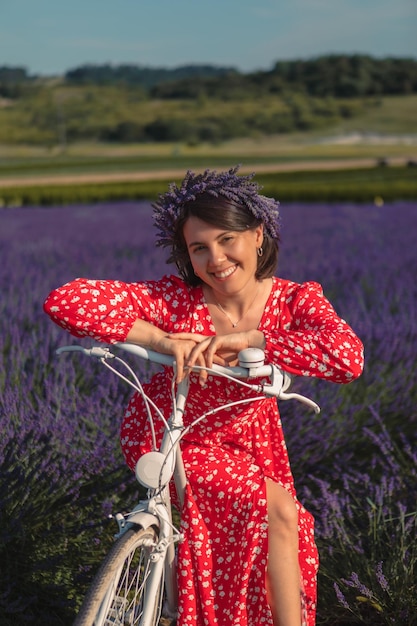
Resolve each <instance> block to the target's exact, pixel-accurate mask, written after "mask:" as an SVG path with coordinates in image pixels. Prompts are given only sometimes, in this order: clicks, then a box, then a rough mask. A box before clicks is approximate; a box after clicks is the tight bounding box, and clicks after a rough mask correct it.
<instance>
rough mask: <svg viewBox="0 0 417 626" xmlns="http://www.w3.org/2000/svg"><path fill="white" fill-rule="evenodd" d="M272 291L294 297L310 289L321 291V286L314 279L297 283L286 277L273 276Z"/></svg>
mask: <svg viewBox="0 0 417 626" xmlns="http://www.w3.org/2000/svg"><path fill="white" fill-rule="evenodd" d="M273 291H274V292H275V293H279V294H280V295H283V294H285V295H286V296H288V297H294V296H295V295H297V294H300V293H307V292H311V291H316V292H317V291H318V292H322V291H323V288H322V286H321V285H320V283H318V282H316V281H314V280H307V281H305V282H302V283H298V282H296V281H294V280H290V279H288V278H280V277H279V276H274V278H273Z"/></svg>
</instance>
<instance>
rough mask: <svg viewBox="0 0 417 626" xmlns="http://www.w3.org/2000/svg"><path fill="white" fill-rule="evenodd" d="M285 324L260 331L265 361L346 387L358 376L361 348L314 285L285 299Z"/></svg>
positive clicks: (311, 284)
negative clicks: (263, 341)
mask: <svg viewBox="0 0 417 626" xmlns="http://www.w3.org/2000/svg"><path fill="white" fill-rule="evenodd" d="M286 302H287V306H288V309H287V311H288V318H289V321H288V323H285V324H284V325H283V327H282V328H281V327H280V328H278V329H273V328H270V329H266V330H265V331H264V335H265V340H266V347H265V351H266V353H267V357H268V359H269V360H271V361H273V362H275V363H277V364H278V365H280V366H282V368H283V369H285V370H287V371H288V372H290V373H293V374H296V375H298V376H315V377H318V378H324V379H327V380H331V381H332V382H336V383H349V382H351V381H352V380H354V379H355V378H357V377H358V376H360V374H361V373H362V370H363V365H364V357H363V344H362V342H361V340H360V339H359V337H357V335H356V334H355V333H354V331H353V330H352V328H351V327H350V326H349V325H348V324H347V323H346V322H345V320H343V319H342V318H340V317H339V316H338V314H337V313H336V311H335V310H334V308H333V306H332V305H331V304H330V302H329V301H328V300H327V298H326V297H325V296H324V295H323V290H322V288H321V286H320V285H319V284H318V283H315V282H308V283H304V284H302V285H296V286H295V289H293V291H292V292H291V293H290V294H289V295H287V296H286Z"/></svg>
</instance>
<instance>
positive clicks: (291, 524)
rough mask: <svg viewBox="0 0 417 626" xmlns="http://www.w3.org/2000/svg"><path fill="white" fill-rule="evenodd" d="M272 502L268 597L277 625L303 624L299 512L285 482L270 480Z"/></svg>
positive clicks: (269, 515)
mask: <svg viewBox="0 0 417 626" xmlns="http://www.w3.org/2000/svg"><path fill="white" fill-rule="evenodd" d="M266 494H267V503H268V570H267V588H268V600H269V604H270V606H271V610H272V615H273V619H274V626H301V606H300V567H299V563H298V512H297V509H296V506H295V502H294V500H293V498H292V497H291V495H290V494H289V493H288V492H287V491H286V490H285V489H284V488H283V487H281V485H278V484H277V483H274V482H273V481H271V480H267V481H266Z"/></svg>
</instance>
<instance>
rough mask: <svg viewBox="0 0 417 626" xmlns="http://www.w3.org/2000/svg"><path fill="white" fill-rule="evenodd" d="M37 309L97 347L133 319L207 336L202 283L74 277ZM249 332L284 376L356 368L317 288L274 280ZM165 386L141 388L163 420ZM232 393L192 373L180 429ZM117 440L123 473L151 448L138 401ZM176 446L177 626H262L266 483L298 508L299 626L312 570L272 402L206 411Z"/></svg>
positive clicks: (345, 372) (354, 351) (268, 619)
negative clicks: (179, 458)
mask: <svg viewBox="0 0 417 626" xmlns="http://www.w3.org/2000/svg"><path fill="white" fill-rule="evenodd" d="M45 310H46V312H47V313H48V314H49V315H50V316H51V318H52V319H53V320H54V321H55V322H56V323H58V324H59V325H60V326H62V327H63V328H65V329H66V330H68V331H70V332H71V333H72V334H74V335H76V336H78V337H85V336H88V337H92V338H94V339H96V340H100V341H105V342H108V343H113V342H115V341H124V340H125V339H126V335H127V334H128V332H129V330H130V328H131V326H132V324H133V322H134V321H135V319H137V318H141V319H144V320H146V321H149V322H151V323H153V324H154V325H156V326H158V327H160V328H162V329H163V330H164V331H166V332H167V333H169V332H179V331H188V332H196V333H202V334H205V335H212V334H214V333H215V329H214V326H213V324H212V320H211V317H210V313H209V310H208V308H207V305H206V302H205V300H204V296H203V291H202V288H201V287H189V286H187V285H186V284H185V283H184V282H183V281H182V280H181V279H180V278H178V277H175V276H165V277H163V278H162V279H161V280H159V281H148V282H142V283H129V284H127V283H123V282H120V281H104V280H87V279H77V280H75V281H73V282H71V283H68V284H66V285H64V286H63V287H61V288H59V289H57V290H55V291H53V292H52V293H51V294H50V295H49V296H48V299H47V301H46V303H45ZM258 329H259V330H261V331H262V332H263V333H264V336H265V338H266V357H267V360H269V361H272V362H275V363H277V364H278V365H280V366H282V367H283V368H284V369H286V370H287V371H289V372H291V373H293V374H296V375H301V376H318V377H321V378H324V379H328V380H330V381H333V382H337V383H348V382H350V381H352V380H353V379H354V378H356V377H357V376H358V375H359V374H360V373H361V371H362V367H363V351H362V343H361V342H360V340H359V339H358V338H357V337H356V335H355V334H354V332H353V331H352V329H351V328H350V327H349V326H348V324H347V323H346V322H345V321H344V320H342V319H341V318H340V317H339V316H338V315H337V314H336V312H335V310H334V309H333V307H332V305H331V304H330V303H329V302H328V300H327V299H326V298H325V297H324V295H323V293H322V289H321V286H320V285H319V284H317V283H314V282H308V283H304V284H302V285H300V284H297V283H294V282H291V281H287V280H283V279H280V278H274V279H273V289H272V291H271V294H270V296H269V299H268V302H267V304H266V307H265V311H264V314H263V317H262V320H261V322H260V325H259V327H258ZM170 385H171V372H169V371H168V370H167V371H162V372H159V373H157V374H156V375H155V376H154V377H153V378H152V380H151V382H150V383H149V384H148V385H147V392H148V393H149V394H150V395H151V397H152V398H153V400H154V401H155V402H156V404H157V405H158V406H159V407H160V408H161V409H162V411H163V412H164V414H165V416H166V417H169V413H170V407H171V402H170ZM241 397H242V389H241V388H240V387H238V386H237V385H235V384H233V383H231V382H230V381H224V380H222V379H219V378H214V379H213V378H209V381H208V384H207V386H206V387H205V388H201V386H200V385H199V384H198V383H197V381H196V380H194V379H193V378H192V381H191V389H190V394H189V400H188V405H187V410H186V413H185V416H184V419H185V424H186V425H187V424H188V423H189V422H190V416H191V417H195V416H196V415H200V414H201V413H202V412H203V411H204V410H207V409H209V408H212V407H213V406H216V405H217V404H219V403H223V402H228V401H232V400H235V399H239V398H241ZM161 430H162V427H161ZM121 445H122V449H123V452H124V455H125V457H126V461H127V463H128V465H129V466H130V467H131V468H133V467H134V466H135V463H136V461H137V459H138V457H139V456H140V455H141V454H142V453H143V452H145V451H147V450H149V449H150V448H151V439H150V431H149V425H148V422H147V419H146V417H145V413H144V411H143V410H142V400H141V398H140V397H139V396H138V395H134V396H133V397H132V399H131V401H130V403H129V406H128V407H127V411H126V414H125V417H124V420H123V423H122V428H121ZM182 450H183V457H184V464H185V467H186V470H187V475H188V486H187V491H186V497H185V502H184V506H183V510H182V522H181V524H182V531H183V532H184V534H185V540H184V542H183V543H182V544H181V545H180V548H179V555H178V561H179V588H180V599H179V618H178V622H177V623H178V626H261V625H264V624H265V625H272V623H273V621H272V614H271V611H270V608H269V605H268V602H267V596H266V585H265V573H266V566H267V556H268V554H267V553H268V524H267V502H266V486H265V479H266V478H269V479H272V480H274V481H276V482H277V483H279V484H281V485H282V486H283V487H284V488H285V489H287V490H288V491H289V492H290V493H291V495H292V496H293V498H294V500H295V502H296V505H297V508H298V511H299V562H300V570H301V576H302V584H303V591H304V594H305V598H306V603H307V614H308V620H307V622H308V626H313V625H314V623H315V608H316V574H317V568H318V556H317V550H316V546H315V542H314V529H313V518H312V516H311V514H310V513H308V511H306V509H305V508H304V507H303V506H302V505H301V504H300V503H299V502H298V500H297V498H296V494H295V489H294V481H293V477H292V474H291V469H290V465H289V460H288V454H287V449H286V445H285V441H284V436H283V431H282V426H281V421H280V417H279V413H278V408H277V403H276V401H275V399H265V400H262V401H260V402H259V401H257V402H254V403H253V404H252V403H250V404H246V405H241V406H240V407H234V408H233V409H229V410H227V409H224V410H222V411H221V412H219V413H215V414H213V415H212V416H211V417H209V418H207V419H205V420H203V421H202V422H200V423H199V424H198V426H196V427H195V428H192V429H191V430H190V431H189V433H188V434H187V435H186V437H185V439H184V441H183V445H182Z"/></svg>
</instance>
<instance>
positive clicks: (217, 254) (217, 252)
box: [209, 246, 226, 265]
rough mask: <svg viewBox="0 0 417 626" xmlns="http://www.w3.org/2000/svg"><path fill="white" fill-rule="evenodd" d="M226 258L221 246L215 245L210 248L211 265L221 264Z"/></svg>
mask: <svg viewBox="0 0 417 626" xmlns="http://www.w3.org/2000/svg"><path fill="white" fill-rule="evenodd" d="M225 258H226V255H225V254H224V252H223V250H222V249H221V248H220V247H219V246H213V247H211V248H209V263H210V265H219V264H220V263H222V262H223V261H224V260H225Z"/></svg>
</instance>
